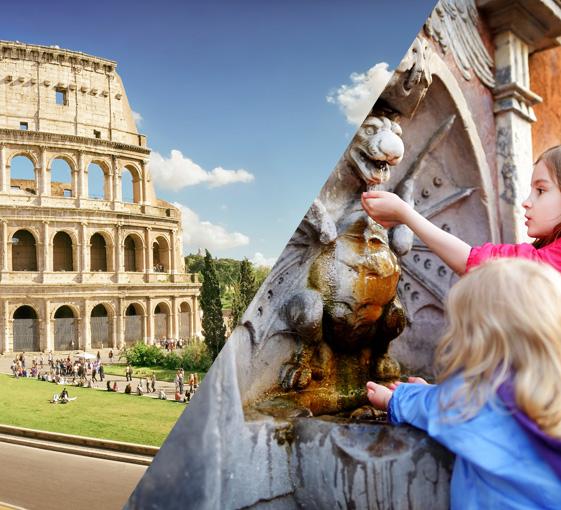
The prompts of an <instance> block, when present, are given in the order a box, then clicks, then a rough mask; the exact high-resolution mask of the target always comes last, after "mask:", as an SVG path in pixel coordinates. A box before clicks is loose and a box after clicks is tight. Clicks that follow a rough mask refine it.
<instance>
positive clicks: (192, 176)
mask: <svg viewBox="0 0 561 510" xmlns="http://www.w3.org/2000/svg"><path fill="white" fill-rule="evenodd" d="M150 173H151V175H152V178H153V179H154V182H155V183H156V185H158V186H159V187H160V188H162V189H170V190H172V189H173V190H178V189H182V188H185V187H187V186H196V185H197V184H201V183H206V184H208V186H209V187H210V188H217V187H219V186H226V185H227V184H232V183H235V182H251V181H253V180H254V179H255V177H254V176H253V174H251V173H249V172H248V171H247V170H243V169H240V170H225V169H224V168H222V167H220V166H219V167H216V168H215V169H213V170H211V171H210V172H207V171H206V170H204V169H203V168H201V167H200V166H199V165H197V163H195V162H194V161H193V160H191V159H189V158H187V157H185V156H184V155H183V154H182V153H181V151H178V150H176V149H173V150H172V151H171V154H170V157H169V158H165V157H163V156H162V155H161V154H160V153H159V152H152V153H151V154H150Z"/></svg>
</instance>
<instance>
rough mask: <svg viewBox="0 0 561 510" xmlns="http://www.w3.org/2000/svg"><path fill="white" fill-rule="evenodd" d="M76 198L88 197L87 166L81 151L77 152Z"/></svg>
mask: <svg viewBox="0 0 561 510" xmlns="http://www.w3.org/2000/svg"><path fill="white" fill-rule="evenodd" d="M78 198H80V199H83V198H88V167H87V165H86V159H85V157H84V153H83V152H80V153H79V154H78Z"/></svg>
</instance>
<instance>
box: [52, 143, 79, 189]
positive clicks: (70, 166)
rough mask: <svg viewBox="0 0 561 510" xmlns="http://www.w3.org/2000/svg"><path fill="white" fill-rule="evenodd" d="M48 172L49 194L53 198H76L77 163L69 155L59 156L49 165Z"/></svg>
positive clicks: (54, 157) (53, 158)
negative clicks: (75, 175)
mask: <svg viewBox="0 0 561 510" xmlns="http://www.w3.org/2000/svg"><path fill="white" fill-rule="evenodd" d="M47 171H48V172H50V176H51V178H50V186H51V188H50V190H49V194H50V195H51V196H53V197H68V198H71V197H75V196H76V195H77V190H76V189H75V179H74V178H73V174H74V172H76V162H75V161H74V159H73V158H72V157H71V156H69V155H68V154H57V155H55V156H53V157H52V158H51V160H50V161H49V163H48V167H47Z"/></svg>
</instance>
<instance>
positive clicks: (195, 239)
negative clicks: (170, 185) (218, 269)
mask: <svg viewBox="0 0 561 510" xmlns="http://www.w3.org/2000/svg"><path fill="white" fill-rule="evenodd" d="M173 205H174V206H175V207H177V208H178V209H179V210H180V211H181V216H182V220H181V225H182V227H183V245H184V246H185V247H188V249H189V250H198V249H199V248H201V249H207V250H209V251H210V252H213V251H216V250H226V249H229V248H236V247H237V246H245V245H247V244H249V237H248V236H246V235H245V234H242V233H240V232H228V231H227V230H226V229H225V228H224V227H223V226H221V225H215V224H213V223H211V222H210V221H203V220H201V219H200V218H199V215H198V214H197V213H196V212H195V211H193V210H192V209H189V208H188V207H186V206H184V205H183V204H179V203H177V202H175V203H174V204H173Z"/></svg>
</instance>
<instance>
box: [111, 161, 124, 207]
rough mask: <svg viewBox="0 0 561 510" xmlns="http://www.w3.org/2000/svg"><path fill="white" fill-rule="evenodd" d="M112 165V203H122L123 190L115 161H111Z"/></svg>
mask: <svg viewBox="0 0 561 510" xmlns="http://www.w3.org/2000/svg"><path fill="white" fill-rule="evenodd" d="M112 164H113V202H122V201H123V190H122V188H121V172H120V171H119V167H118V163H117V159H116V158H113V159H112Z"/></svg>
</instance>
